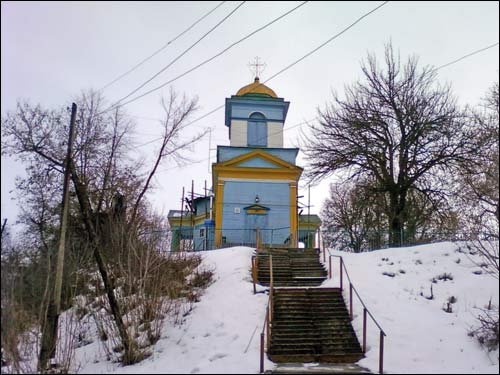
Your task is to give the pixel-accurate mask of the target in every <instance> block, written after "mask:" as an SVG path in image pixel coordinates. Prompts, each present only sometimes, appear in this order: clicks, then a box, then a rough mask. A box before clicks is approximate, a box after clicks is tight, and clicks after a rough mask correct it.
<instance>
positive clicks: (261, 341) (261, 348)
mask: <svg viewBox="0 0 500 375" xmlns="http://www.w3.org/2000/svg"><path fill="white" fill-rule="evenodd" d="M260 373H261V374H263V373H264V333H263V332H262V333H261V334H260Z"/></svg>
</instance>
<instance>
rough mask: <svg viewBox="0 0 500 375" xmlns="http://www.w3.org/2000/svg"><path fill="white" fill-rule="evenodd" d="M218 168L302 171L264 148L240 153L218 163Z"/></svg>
mask: <svg viewBox="0 0 500 375" xmlns="http://www.w3.org/2000/svg"><path fill="white" fill-rule="evenodd" d="M216 167H217V169H221V168H230V167H232V168H273V169H285V170H289V171H299V170H300V171H301V170H302V168H300V167H297V166H296V165H293V164H291V163H289V162H287V161H285V160H282V159H280V158H278V157H276V156H274V155H271V154H269V153H267V152H265V151H263V150H254V151H251V152H249V153H247V154H243V155H239V156H237V157H235V158H232V159H229V160H226V161H224V162H222V163H218V164H216Z"/></svg>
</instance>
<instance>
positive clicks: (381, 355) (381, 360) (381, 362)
mask: <svg viewBox="0 0 500 375" xmlns="http://www.w3.org/2000/svg"><path fill="white" fill-rule="evenodd" d="M378 373H379V374H383V373H384V332H382V331H380V352H379V366H378Z"/></svg>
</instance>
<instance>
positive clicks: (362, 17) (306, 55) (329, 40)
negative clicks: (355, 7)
mask: <svg viewBox="0 0 500 375" xmlns="http://www.w3.org/2000/svg"><path fill="white" fill-rule="evenodd" d="M388 2H389V1H385V2H383V3H382V4H380V5H379V6H377V7H375V8H373V9H372V10H371V11H369V12H367V13H365V14H364V15H362V16H361V17H359V18H358V19H357V20H356V21H354V22H353V23H351V24H350V25H349V26H347V27H346V28H344V29H343V30H342V31H340V32H339V33H337V34H335V35H334V36H332V37H331V38H329V39H328V40H327V41H326V42H324V43H322V44H320V45H319V46H318V47H316V48H314V49H313V50H311V51H310V52H308V53H306V54H305V55H304V56H302V57H301V58H299V59H298V60H296V61H294V62H293V63H291V64H290V65H288V66H286V67H285V68H283V69H281V70H280V71H279V72H277V73H276V74H274V75H272V76H271V77H270V78H268V79H267V80H265V81H264V82H262V83H260V84H259V85H258V86H256V87H259V86H262V85H263V84H264V83H266V82H269V81H270V80H271V79H273V78H275V77H277V76H278V75H280V74H281V73H283V72H285V71H286V70H288V69H290V68H291V67H293V66H295V65H296V64H298V63H299V62H300V61H302V60H304V59H305V58H307V57H308V56H310V55H312V54H313V53H315V52H317V51H318V50H319V49H321V48H323V47H324V46H325V45H327V44H328V43H330V42H331V41H333V40H334V39H336V38H338V37H339V36H341V35H342V34H343V33H345V32H346V31H347V30H349V29H351V28H352V27H353V26H354V25H356V24H357V23H359V22H360V21H361V20H362V19H364V18H366V17H368V16H369V15H370V14H372V13H373V12H375V11H377V10H378V9H379V8H381V7H383V6H384V5H386V4H387V3H388ZM304 4H305V2H304V3H302V4H300V5H299V6H302V5H304ZM297 8H298V7H296V8H294V9H292V10H291V11H293V10H295V9H297ZM291 11H290V12H291ZM285 15H286V13H285V14H284V15H283V16H281V17H284V16H285ZM276 20H277V19H276ZM273 22H274V21H273ZM245 38H246V37H245ZM242 40H243V39H242ZM237 43H238V42H237ZM216 56H217V55H216ZM177 78H180V76H178V77H177ZM177 78H175V79H177ZM175 79H174V80H175ZM172 81H173V80H171V81H169V82H167V83H165V84H164V85H166V84H168V83H170V82H172ZM164 85H162V86H159V87H157V88H156V89H159V88H161V87H163V86H164ZM156 89H153V90H156ZM153 90H150V91H148V92H146V93H145V94H143V95H141V96H138V97H136V98H134V99H132V100H130V101H128V102H126V103H123V105H125V104H128V103H130V102H132V101H134V100H137V99H139V98H141V97H142V96H144V95H147V94H148V93H151V92H153ZM222 108H224V104H222V105H220V106H218V107H217V108H215V109H213V110H211V111H210V112H208V113H206V114H204V115H203V116H201V117H198V118H197V119H195V120H193V121H191V122H189V123H187V124H186V126H188V125H191V124H193V123H195V122H197V121H200V120H202V119H204V118H205V117H207V116H210V115H211V114H212V113H214V112H217V111H218V110H220V109H222ZM160 139H162V138H157V139H156V140H152V141H150V142H147V143H145V144H142V145H139V146H138V147H142V146H145V145H147V144H150V143H153V142H155V141H157V140H160Z"/></svg>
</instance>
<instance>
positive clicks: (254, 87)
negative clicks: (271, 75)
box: [236, 77, 278, 98]
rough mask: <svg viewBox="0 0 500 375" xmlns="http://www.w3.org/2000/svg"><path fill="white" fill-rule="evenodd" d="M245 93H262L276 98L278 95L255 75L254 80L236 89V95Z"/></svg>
mask: <svg viewBox="0 0 500 375" xmlns="http://www.w3.org/2000/svg"><path fill="white" fill-rule="evenodd" d="M247 94H264V95H268V96H270V97H272V98H277V97H278V95H276V93H275V92H274V91H273V90H271V89H270V88H269V87H267V86H266V85H264V84H263V83H260V82H259V77H255V81H254V82H253V83H251V84H249V85H246V86H244V87H242V88H241V89H239V90H238V92H237V93H236V96H243V95H247Z"/></svg>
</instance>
